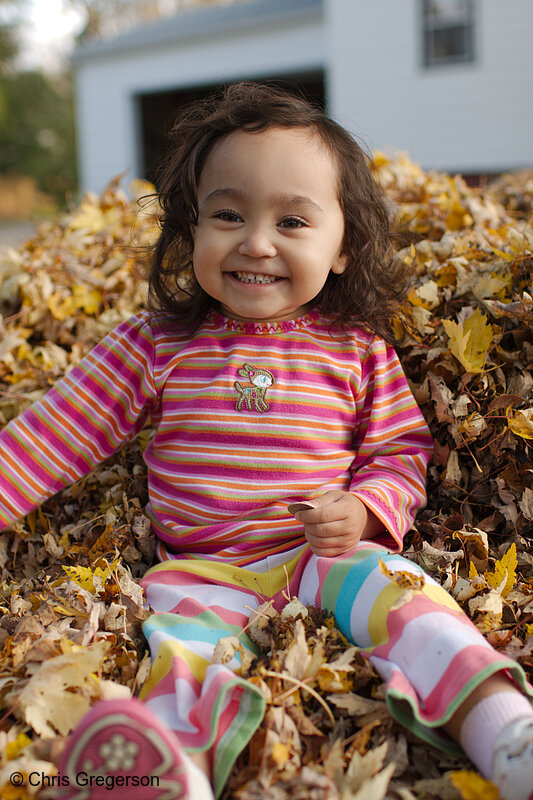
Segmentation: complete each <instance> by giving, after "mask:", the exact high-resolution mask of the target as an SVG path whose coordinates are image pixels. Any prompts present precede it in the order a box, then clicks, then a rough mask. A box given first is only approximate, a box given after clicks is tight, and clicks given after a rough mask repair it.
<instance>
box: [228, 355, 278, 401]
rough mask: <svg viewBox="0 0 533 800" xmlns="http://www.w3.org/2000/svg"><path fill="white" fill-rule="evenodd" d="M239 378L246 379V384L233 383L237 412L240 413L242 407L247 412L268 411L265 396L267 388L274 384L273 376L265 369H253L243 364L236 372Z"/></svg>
mask: <svg viewBox="0 0 533 800" xmlns="http://www.w3.org/2000/svg"><path fill="white" fill-rule="evenodd" d="M237 374H238V375H239V376H240V377H241V378H248V382H247V383H240V382H239V381H235V383H234V386H235V388H236V389H237V391H238V393H239V399H238V400H237V406H236V408H237V411H242V407H243V405H245V406H246V409H247V410H248V411H260V412H263V411H268V409H269V405H268V403H267V402H266V400H265V395H266V392H267V389H268V388H269V386H272V384H273V383H274V376H273V375H272V373H271V372H269V371H268V370H267V369H262V368H260V369H255V367H252V366H250V364H244V366H243V367H241V369H239V370H237Z"/></svg>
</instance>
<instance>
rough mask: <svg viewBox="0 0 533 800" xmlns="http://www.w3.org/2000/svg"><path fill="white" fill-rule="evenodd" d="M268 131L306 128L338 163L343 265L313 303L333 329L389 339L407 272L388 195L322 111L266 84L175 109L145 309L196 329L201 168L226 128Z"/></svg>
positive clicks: (204, 298) (201, 296) (207, 304)
mask: <svg viewBox="0 0 533 800" xmlns="http://www.w3.org/2000/svg"><path fill="white" fill-rule="evenodd" d="M274 127H277V128H310V129H311V130H313V131H314V132H315V134H316V135H317V136H318V137H319V138H320V140H321V141H322V142H323V143H324V144H325V145H326V146H327V148H328V149H329V151H330V152H331V154H332V155H333V157H334V158H335V159H336V161H337V163H338V168H339V169H338V172H339V179H338V183H339V186H338V198H339V203H340V206H341V209H342V211H343V213H344V220H345V232H344V243H343V253H345V254H346V255H347V256H348V260H347V267H346V270H345V271H344V272H343V273H342V275H334V274H332V273H330V275H329V276H328V278H327V280H326V283H325V285H324V287H323V288H322V290H321V291H320V293H319V294H318V295H317V296H316V298H315V299H314V301H313V307H314V308H317V309H319V310H320V311H321V312H322V313H323V314H326V315H329V316H330V317H332V318H333V320H334V325H335V326H338V327H340V328H341V329H345V328H348V327H352V326H353V325H363V326H365V327H367V328H369V329H370V330H372V331H374V332H376V333H379V334H381V335H382V336H384V337H385V338H386V339H388V340H389V341H397V338H396V336H395V334H394V330H393V327H392V320H393V318H394V316H395V314H396V313H397V311H398V308H399V305H400V303H401V300H402V299H403V298H404V296H405V293H406V291H407V286H408V275H407V272H406V269H405V267H404V265H403V264H402V263H401V262H400V261H399V259H398V258H397V256H396V254H395V251H394V248H393V246H392V242H391V229H390V219H389V209H388V205H387V201H386V200H385V197H384V195H383V193H382V191H381V189H380V187H379V186H378V185H377V184H376V182H375V180H374V178H373V176H372V173H371V170H370V159H369V157H368V155H367V154H365V152H364V151H363V150H362V148H361V147H360V146H359V145H358V144H357V142H356V141H355V140H354V138H353V137H352V136H351V135H350V134H349V133H348V132H347V131H346V130H345V129H344V128H343V127H342V126H341V125H339V124H338V123H336V122H334V121H333V120H332V119H330V118H329V117H328V116H327V115H326V114H325V113H324V112H323V111H322V109H321V108H318V107H316V106H314V105H312V104H311V103H310V102H309V101H308V100H306V99H305V98H304V97H302V96H298V95H296V94H295V93H294V92H292V91H291V92H288V91H285V90H284V89H282V88H280V87H279V86H276V85H273V84H269V83H260V82H248V81H247V82H241V83H237V84H233V85H230V86H227V87H225V88H224V89H223V90H222V91H218V92H216V93H215V94H213V95H211V96H210V97H208V98H207V99H206V100H204V101H202V102H200V103H194V104H191V105H189V106H187V107H185V108H184V109H182V110H181V111H180V113H179V115H178V117H177V121H176V123H175V124H174V126H173V128H172V131H171V138H172V141H173V146H172V147H171V149H170V152H169V154H168V156H167V159H166V162H165V163H164V164H163V167H162V169H161V170H160V177H159V181H158V183H159V202H160V203H161V206H162V209H163V214H162V218H161V235H160V237H159V240H158V242H157V244H156V246H155V250H154V256H153V260H152V266H151V271H150V278H149V281H150V291H149V304H150V308H151V309H152V310H154V311H155V310H163V311H167V312H169V313H170V314H171V315H172V316H173V318H174V319H176V320H178V321H179V322H180V324H181V325H183V326H184V327H195V326H198V325H199V324H201V321H202V320H203V318H204V317H205V314H206V313H207V312H208V311H209V310H210V309H211V308H216V307H217V302H216V301H215V300H214V299H213V298H211V297H210V296H209V295H208V294H207V293H206V292H204V290H203V289H202V288H201V286H200V285H199V284H198V282H197V281H196V280H195V278H194V274H193V273H192V270H191V256H192V251H193V234H194V226H195V224H196V222H197V220H198V203H197V195H198V183H199V180H200V174H201V172H202V168H203V166H204V164H205V161H206V158H207V156H208V154H209V153H210V151H211V149H212V148H213V146H214V145H215V143H216V142H218V141H219V140H220V139H222V138H224V137H226V136H228V135H229V134H231V133H233V132H234V131H239V130H244V131H248V132H259V131H264V130H268V129H269V128H274Z"/></svg>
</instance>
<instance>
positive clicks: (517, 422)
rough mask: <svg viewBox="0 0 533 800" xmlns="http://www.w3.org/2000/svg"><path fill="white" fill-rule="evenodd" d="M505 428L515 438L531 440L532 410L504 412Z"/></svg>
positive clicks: (508, 410) (532, 430)
mask: <svg viewBox="0 0 533 800" xmlns="http://www.w3.org/2000/svg"><path fill="white" fill-rule="evenodd" d="M506 416H507V427H508V428H509V430H510V431H512V432H513V433H514V434H516V436H521V437H522V439H533V408H524V409H522V410H521V411H513V410H512V409H511V408H508V409H507V411H506Z"/></svg>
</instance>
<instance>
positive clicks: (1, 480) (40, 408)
mask: <svg viewBox="0 0 533 800" xmlns="http://www.w3.org/2000/svg"><path fill="white" fill-rule="evenodd" d="M153 362H154V343H153V336H152V331H151V327H150V325H149V324H148V322H147V316H146V315H138V316H135V317H132V318H130V319H129V320H126V321H125V322H123V323H122V324H121V325H119V326H118V327H117V328H115V330H114V331H112V332H111V333H109V334H108V335H107V336H106V337H105V338H104V339H103V340H102V341H101V342H100V343H99V344H98V345H97V346H96V347H95V348H94V349H93V350H91V352H90V353H89V354H88V355H87V356H85V358H83V359H82V361H80V363H79V364H78V365H77V366H76V367H74V368H73V369H72V370H71V371H70V372H69V373H68V374H67V375H66V376H65V377H63V378H62V379H61V380H60V381H58V383H57V384H56V385H55V386H54V388H53V389H51V390H50V391H49V392H48V393H47V394H46V395H45V396H44V398H43V399H42V400H40V401H38V402H36V403H34V404H33V405H32V406H30V408H28V409H27V410H26V411H24V412H23V413H22V414H20V415H19V416H18V417H16V418H15V419H13V420H12V421H11V422H10V423H9V424H8V425H7V426H6V427H5V428H4V429H3V430H2V431H1V432H0V530H1V529H3V528H5V527H7V526H8V525H10V524H11V523H12V522H14V521H15V520H17V519H19V518H20V517H23V516H25V515H26V514H27V513H29V512H30V511H31V510H32V509H34V508H36V507H37V506H38V505H40V504H41V503H42V502H43V501H44V500H46V499H47V498H49V497H51V496H52V495H53V494H55V493H56V492H58V491H59V490H60V489H62V488H64V487H65V486H68V485H69V484H71V483H73V482H74V481H76V480H78V479H79V478H82V477H84V476H85V475H87V474H88V473H89V472H90V471H91V470H92V469H93V468H94V467H95V466H96V465H97V464H99V463H100V462H101V461H103V460H104V459H106V458H108V457H109V456H110V455H112V454H113V453H114V452H116V451H117V450H118V449H119V448H120V447H121V446H122V445H123V444H124V443H125V442H126V441H128V440H129V439H131V438H133V437H134V436H135V435H136V434H137V433H138V432H139V431H140V430H141V428H142V427H143V424H144V422H145V419H146V417H147V415H148V413H149V411H150V409H151V407H152V405H153V404H154V402H155V399H156V391H155V384H154V379H153Z"/></svg>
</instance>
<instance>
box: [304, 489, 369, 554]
mask: <svg viewBox="0 0 533 800" xmlns="http://www.w3.org/2000/svg"><path fill="white" fill-rule="evenodd" d="M311 503H312V505H313V506H314V508H311V509H309V510H306V511H296V512H295V514H294V516H295V518H296V519H297V520H298V521H299V522H301V523H303V526H304V532H305V538H306V539H307V541H308V542H309V544H310V545H311V550H312V551H313V553H315V555H317V556H324V557H326V558H333V557H334V556H340V555H342V553H346V551H347V550H350V549H351V548H352V547H355V545H356V544H357V543H358V542H359V541H360V540H361V539H371V538H373V537H374V536H377V535H378V534H379V533H381V532H382V531H383V530H384V525H383V524H382V523H381V522H380V520H379V519H378V518H377V517H376V516H375V514H373V512H372V511H371V510H370V509H369V508H367V506H365V504H364V503H363V502H362V501H361V500H359V498H358V497H356V496H355V495H354V494H351V493H350V492H344V491H331V492H326V494H323V495H322V496H321V497H315V498H313V500H312V501H311Z"/></svg>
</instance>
